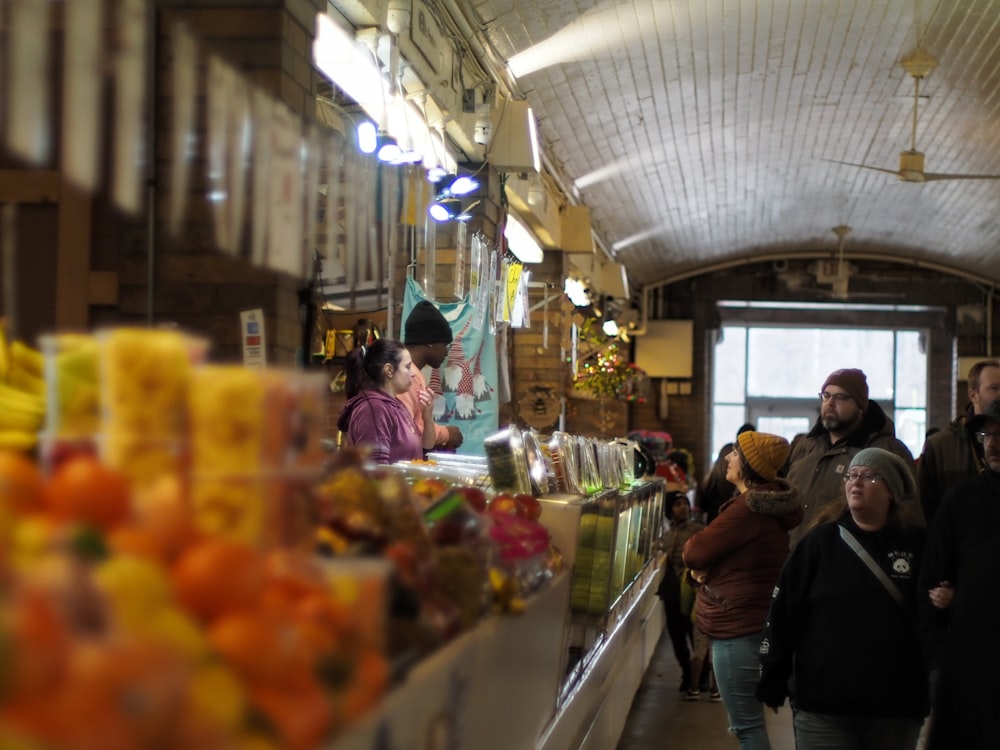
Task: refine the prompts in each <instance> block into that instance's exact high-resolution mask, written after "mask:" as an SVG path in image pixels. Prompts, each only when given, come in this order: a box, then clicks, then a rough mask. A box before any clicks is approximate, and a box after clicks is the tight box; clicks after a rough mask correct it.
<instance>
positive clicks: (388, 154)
mask: <svg viewBox="0 0 1000 750" xmlns="http://www.w3.org/2000/svg"><path fill="white" fill-rule="evenodd" d="M402 155H403V149H401V148H400V147H399V143H398V142H397V141H396V139H395V138H394V137H392V136H391V135H389V134H388V133H387V132H385V131H384V130H380V131H379V134H378V137H377V138H376V141H375V156H376V157H378V160H379V161H384V162H389V163H392V162H395V161H398V160H399V158H400V157H401V156H402Z"/></svg>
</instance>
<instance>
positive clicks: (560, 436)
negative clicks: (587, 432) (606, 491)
mask: <svg viewBox="0 0 1000 750" xmlns="http://www.w3.org/2000/svg"><path fill="white" fill-rule="evenodd" d="M576 451H577V449H576V438H574V437H572V436H571V435H569V434H567V433H565V432H554V433H552V437H551V438H549V460H550V461H551V462H552V469H553V473H554V475H555V478H556V491H557V492H566V493H568V494H571V495H581V494H583V488H582V487H581V485H580V472H579V468H578V466H579V465H578V464H577V460H576Z"/></svg>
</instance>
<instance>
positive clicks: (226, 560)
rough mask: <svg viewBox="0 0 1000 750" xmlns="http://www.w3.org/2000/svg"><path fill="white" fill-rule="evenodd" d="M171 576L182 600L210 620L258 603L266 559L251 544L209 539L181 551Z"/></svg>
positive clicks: (199, 614)
mask: <svg viewBox="0 0 1000 750" xmlns="http://www.w3.org/2000/svg"><path fill="white" fill-rule="evenodd" d="M170 578H171V581H172V583H173V586H174V593H175V594H176V596H177V599H178V600H179V601H180V602H181V604H183V605H184V607H185V608H186V609H187V610H188V611H189V612H191V613H192V614H194V615H196V616H197V617H200V618H201V619H203V620H207V621H211V620H213V619H215V618H216V617H218V616H219V615H222V614H225V613H227V612H234V611H238V610H246V609H250V608H253V607H255V606H256V605H257V604H258V602H259V599H260V595H261V592H262V591H263V587H264V562H263V559H262V557H261V555H260V553H259V552H258V551H257V550H256V549H254V548H253V547H250V546H249V545H246V544H243V543H241V542H236V541H232V540H229V539H219V538H213V539H206V540H204V541H201V542H197V543H195V544H194V545H192V546H190V547H188V548H187V549H185V550H184V551H183V552H182V553H181V555H180V557H178V558H177V560H176V561H175V562H174V565H173V567H172V568H171V571H170Z"/></svg>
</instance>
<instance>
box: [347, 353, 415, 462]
mask: <svg viewBox="0 0 1000 750" xmlns="http://www.w3.org/2000/svg"><path fill="white" fill-rule="evenodd" d="M346 371H347V383H346V392H347V397H348V401H347V403H346V404H344V409H343V411H341V412H340V417H339V418H338V419H337V429H339V430H340V431H341V432H343V433H345V434H346V435H347V444H348V445H364V446H367V447H369V448H370V449H371V457H372V460H374V461H376V462H378V463H381V464H391V463H394V462H396V461H406V460H411V461H414V460H419V459H422V458H423V457H424V451H425V450H430V449H431V448H433V447H434V441H435V434H434V419H433V417H432V415H431V411H432V409H433V408H434V396H433V394H432V393H431V392H430V391H429V390H426V389H425V390H424V391H422V392H421V393H420V394H418V400H419V402H420V405H421V407H422V408H423V410H424V432H423V434H422V435H421V434H420V433H419V432H417V427H416V425H415V424H414V422H413V417H412V416H411V415H410V412H409V411H408V410H407V408H406V407H405V406H404V405H403V403H402V402H401V401H400V400H399V399H397V398H396V396H398V395H399V394H400V393H405V392H406V391H408V390H410V387H411V386H412V384H413V360H412V359H411V358H410V352H409V351H408V350H407V349H406V347H405V346H403V344H401V343H400V342H399V341H395V340H394V339H379V340H377V341H376V342H375V343H373V344H372V345H371V346H359V347H358V348H357V349H354V350H353V351H351V352H350V353H349V354H348V355H347V364H346Z"/></svg>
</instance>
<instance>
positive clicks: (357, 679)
mask: <svg viewBox="0 0 1000 750" xmlns="http://www.w3.org/2000/svg"><path fill="white" fill-rule="evenodd" d="M388 684H389V664H388V662H387V661H386V659H385V656H383V655H382V654H381V653H380V652H378V651H376V650H375V649H372V648H366V649H364V650H362V651H361V652H360V653H359V654H358V655H357V660H356V661H355V663H354V674H353V675H352V676H351V680H350V683H349V684H348V686H347V689H346V690H345V691H344V693H343V710H344V716H345V718H347V719H348V720H353V719H356V718H358V717H360V716H363V715H364V714H366V713H367V712H368V711H370V710H371V709H372V708H374V707H375V706H376V705H377V704H378V702H379V701H380V700H381V698H382V694H383V693H384V692H385V689H386V686H387V685H388Z"/></svg>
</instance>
